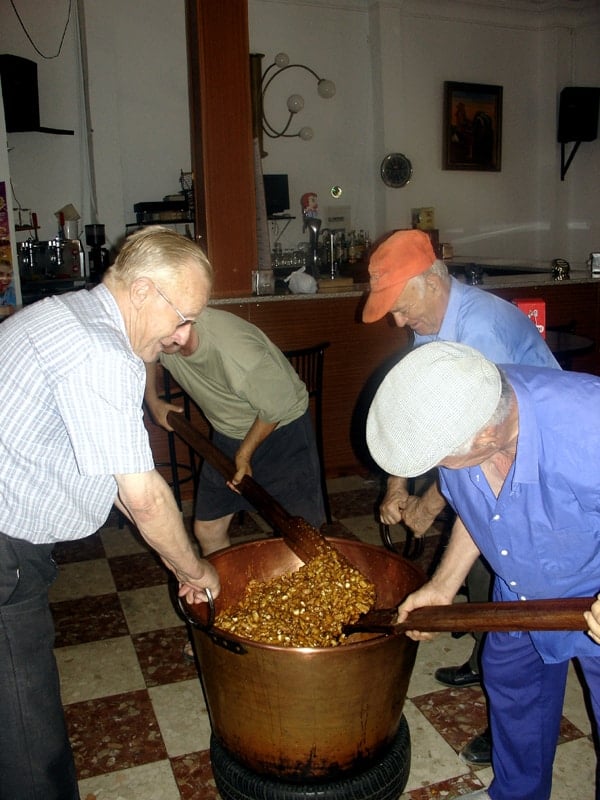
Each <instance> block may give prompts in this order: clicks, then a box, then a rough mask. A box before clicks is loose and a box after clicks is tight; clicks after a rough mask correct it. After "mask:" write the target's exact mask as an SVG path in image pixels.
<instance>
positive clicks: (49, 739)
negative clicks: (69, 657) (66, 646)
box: [0, 533, 79, 800]
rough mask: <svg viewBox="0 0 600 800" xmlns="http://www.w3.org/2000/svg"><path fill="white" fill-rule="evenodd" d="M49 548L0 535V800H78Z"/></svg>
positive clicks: (53, 574)
mask: <svg viewBox="0 0 600 800" xmlns="http://www.w3.org/2000/svg"><path fill="white" fill-rule="evenodd" d="M55 576H56V565H55V564H54V561H53V560H52V546H51V545H32V544H30V543H29V542H26V541H24V540H20V539H14V538H11V537H9V536H6V535H5V534H3V533H0V800H79V790H78V788H77V778H76V774H75V765H74V761H73V754H72V752H71V746H70V743H69V737H68V735H67V728H66V723H65V718H64V713H63V708H62V703H61V698H60V684H59V677H58V670H57V667H56V661H55V658H54V652H53V647H54V623H53V620H52V615H51V613H50V608H49V606H48V587H49V586H50V584H51V583H52V581H53V580H54V578H55Z"/></svg>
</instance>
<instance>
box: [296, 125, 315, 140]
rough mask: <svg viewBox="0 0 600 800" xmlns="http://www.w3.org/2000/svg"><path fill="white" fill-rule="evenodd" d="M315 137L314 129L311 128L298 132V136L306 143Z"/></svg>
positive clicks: (301, 129)
mask: <svg viewBox="0 0 600 800" xmlns="http://www.w3.org/2000/svg"><path fill="white" fill-rule="evenodd" d="M314 135H315V134H314V131H313V129H312V128H309V127H304V128H300V130H299V131H298V136H299V137H300V138H301V139H302V141H304V142H309V141H310V140H311V139H312V138H313V136H314Z"/></svg>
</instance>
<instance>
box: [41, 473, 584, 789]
mask: <svg viewBox="0 0 600 800" xmlns="http://www.w3.org/2000/svg"><path fill="white" fill-rule="evenodd" d="M377 495H378V485H377V484H376V482H375V481H369V480H365V479H363V478H360V477H350V478H345V479H339V480H335V481H331V482H330V498H331V505H332V512H333V515H334V518H335V520H336V522H335V523H334V526H333V528H332V533H333V534H334V535H346V536H349V537H351V538H359V539H360V540H362V541H366V542H370V543H373V544H378V545H379V544H380V538H379V532H378V526H377V524H376V522H375V517H374V511H373V509H374V506H375V503H376V499H377ZM109 522H110V523H111V525H112V526H111V525H107V526H106V527H105V528H103V529H102V530H101V531H100V532H99V533H97V534H96V535H94V536H91V537H89V538H88V539H85V540H83V541H80V542H75V543H71V544H63V545H61V546H60V547H58V548H57V551H56V557H57V560H58V561H59V563H60V576H59V578H58V580H57V581H56V583H55V585H54V586H53V588H52V592H51V602H52V610H53V613H54V617H55V622H56V634H57V636H56V657H57V660H58V664H59V669H60V674H61V682H62V691H63V702H64V705H65V709H66V716H67V721H68V726H69V731H70V735H71V739H72V742H73V749H74V752H75V759H76V764H77V770H78V774H79V778H80V790H81V797H82V800H179V798H185V800H217V799H218V797H219V796H218V794H217V791H216V789H215V786H214V781H213V777H212V772H211V766H210V758H209V752H208V748H209V737H210V725H209V720H208V716H207V712H206V708H205V705H204V700H203V695H202V690H201V686H200V682H199V679H198V676H197V673H196V669H195V667H193V666H189V665H187V664H185V663H184V662H183V660H182V658H181V651H182V647H183V644H184V642H185V640H186V629H185V626H184V624H183V623H182V622H181V620H180V618H179V617H178V615H177V614H176V613H175V611H174V610H173V607H172V604H171V601H170V598H169V592H168V587H167V573H166V571H165V570H164V568H163V567H162V566H161V565H160V564H159V563H158V561H157V560H156V559H155V557H154V556H153V555H152V554H151V553H150V552H148V550H147V548H146V547H145V546H144V544H143V543H141V542H140V540H138V538H137V537H136V536H135V535H134V534H133V533H132V532H131V531H130V530H129V529H127V528H125V529H124V530H119V529H118V527H117V526H116V523H115V520H110V521H109ZM265 527H266V526H265V523H264V522H262V521H261V520H259V519H254V518H253V517H252V516H250V515H246V518H245V521H244V526H243V528H239V527H238V528H237V529H236V530H235V541H236V542H237V541H241V540H243V539H244V538H257V537H258V536H260V535H263V533H262V532H263V530H264V529H265ZM266 530H267V531H268V528H267V529H266ZM399 530H400V529H397V530H396V531H394V535H395V538H398V539H400V538H401V536H400V533H399ZM442 538H443V534H440V533H439V532H438V533H437V535H436V534H435V533H433V534H432V535H430V536H428V537H427V539H426V548H425V552H424V554H423V556H422V557H421V558H420V559H419V561H420V563H421V564H422V566H424V568H425V569H427V568H428V567H429V565H430V564H431V563H432V562H433V561H434V560H435V554H436V551H438V549H439V547H438V545H439V543H440V540H441V539H442ZM471 646H472V640H471V639H470V637H469V636H464V637H462V638H460V639H454V638H452V637H451V636H450V635H449V634H441V635H440V636H439V637H438V638H437V639H436V640H435V641H434V642H432V643H424V644H421V645H420V646H419V651H418V655H417V662H416V665H415V668H414V670H413V673H412V677H411V682H410V686H409V691H408V698H407V701H406V703H405V707H404V713H405V716H406V718H407V720H408V724H409V727H410V732H411V744H412V762H411V769H410V776H409V780H408V785H407V787H406V791H405V794H403V795H402V798H403V800H407V798H411V800H428V799H429V798H441V797H443V798H445V799H446V800H452V798H456V797H460V796H461V795H462V794H466V793H467V792H470V791H473V790H474V789H477V788H480V787H481V786H486V785H487V784H488V782H489V780H490V777H491V769H490V768H480V769H472V768H470V767H469V766H468V765H466V764H465V763H463V762H462V761H461V760H460V758H459V757H458V752H459V751H460V749H461V747H462V746H463V745H464V744H465V743H466V742H467V741H468V740H469V739H470V738H471V736H472V735H473V734H474V733H476V732H478V731H479V730H481V729H482V728H483V727H484V726H485V704H484V702H483V696H482V692H481V690H480V689H479V687H469V688H465V689H460V690H452V689H448V688H444V687H443V686H441V685H440V684H438V683H437V682H436V681H435V680H434V678H433V673H434V671H435V669H436V668H437V667H438V666H442V665H450V664H462V663H463V662H464V661H466V659H467V658H468V656H469V653H470V650H471ZM594 771H595V755H594V748H593V744H592V742H591V737H590V723H589V719H588V716H587V714H586V711H585V707H584V702H583V696H582V690H581V686H580V685H579V683H578V681H577V677H576V675H575V671H574V670H572V672H571V675H570V678H569V684H568V690H567V698H566V702H565V708H564V719H563V725H562V730H561V741H560V744H559V747H558V754H557V758H556V762H555V779H554V789H553V793H552V798H553V800H574V799H575V798H576V800H592V798H594V796H595V793H594ZM532 800H534V799H532Z"/></svg>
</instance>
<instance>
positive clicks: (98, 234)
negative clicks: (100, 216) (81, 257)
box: [85, 225, 110, 283]
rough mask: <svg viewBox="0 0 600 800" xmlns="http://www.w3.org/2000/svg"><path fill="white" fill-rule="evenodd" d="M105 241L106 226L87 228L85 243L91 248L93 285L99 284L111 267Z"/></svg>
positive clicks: (89, 255)
mask: <svg viewBox="0 0 600 800" xmlns="http://www.w3.org/2000/svg"><path fill="white" fill-rule="evenodd" d="M105 241H106V236H105V233H104V225H86V226H85V242H86V244H87V246H88V247H89V248H90V251H89V253H88V266H89V277H90V281H91V282H92V283H99V282H100V281H101V280H102V276H103V275H104V272H105V270H106V269H108V266H109V261H110V255H109V252H108V250H107V249H106V248H105V247H103V245H104V242H105Z"/></svg>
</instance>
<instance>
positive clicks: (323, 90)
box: [317, 78, 335, 100]
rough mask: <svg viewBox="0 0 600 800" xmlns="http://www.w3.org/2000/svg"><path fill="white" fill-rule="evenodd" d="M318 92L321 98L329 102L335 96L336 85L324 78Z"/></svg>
mask: <svg viewBox="0 0 600 800" xmlns="http://www.w3.org/2000/svg"><path fill="white" fill-rule="evenodd" d="M317 92H318V93H319V94H320V96H321V97H324V98H325V99H326V100H328V99H329V98H330V97H333V95H334V94H335V83H334V82H333V81H328V80H327V78H322V79H321V80H320V81H319V84H318V86H317Z"/></svg>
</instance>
